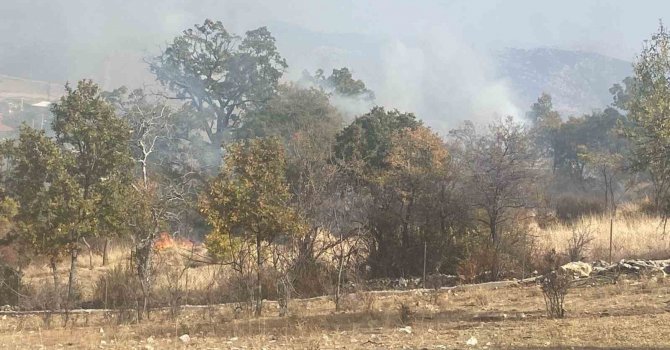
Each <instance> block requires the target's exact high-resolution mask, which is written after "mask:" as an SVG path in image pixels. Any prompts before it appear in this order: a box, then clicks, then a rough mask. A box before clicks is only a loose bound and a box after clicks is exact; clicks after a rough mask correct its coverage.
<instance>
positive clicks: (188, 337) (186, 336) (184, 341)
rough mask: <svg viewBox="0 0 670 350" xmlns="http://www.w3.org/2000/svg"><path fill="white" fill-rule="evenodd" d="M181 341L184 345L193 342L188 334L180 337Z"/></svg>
mask: <svg viewBox="0 0 670 350" xmlns="http://www.w3.org/2000/svg"><path fill="white" fill-rule="evenodd" d="M179 340H180V341H181V342H182V343H184V344H187V343H188V342H190V341H191V337H190V336H189V335H188V334H183V335H181V336H180V337H179Z"/></svg>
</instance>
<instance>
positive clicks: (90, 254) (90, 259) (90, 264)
mask: <svg viewBox="0 0 670 350" xmlns="http://www.w3.org/2000/svg"><path fill="white" fill-rule="evenodd" d="M81 241H82V242H84V245H86V249H88V269H89V270H93V249H92V248H91V245H90V244H88V241H86V238H82V239H81Z"/></svg>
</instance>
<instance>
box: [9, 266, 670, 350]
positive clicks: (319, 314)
mask: <svg viewBox="0 0 670 350" xmlns="http://www.w3.org/2000/svg"><path fill="white" fill-rule="evenodd" d="M669 303H670V281H665V280H655V279H654V280H621V281H619V282H618V283H617V284H615V285H601V286H586V287H579V288H575V289H573V290H571V293H570V294H569V295H568V296H567V298H566V306H565V309H566V310H567V313H568V314H567V318H565V319H561V320H554V319H549V318H547V317H546V315H545V310H544V300H543V298H542V294H541V292H540V289H539V287H537V286H511V287H498V288H495V289H484V288H482V287H472V288H464V289H457V290H452V291H445V290H440V291H427V290H421V291H409V292H370V293H356V294H351V295H349V296H347V297H346V299H345V300H344V307H345V310H344V311H341V312H335V311H334V304H333V302H332V300H331V299H329V298H327V297H323V298H315V299H309V300H293V301H292V302H291V304H290V308H291V315H290V316H287V317H279V316H278V312H277V307H276V304H275V303H273V302H267V303H266V304H265V309H264V312H265V315H264V316H263V317H261V318H254V317H250V316H248V314H247V313H246V311H245V310H244V308H242V310H240V305H237V307H236V305H219V306H211V307H187V308H185V309H184V310H182V311H181V312H180V313H179V315H178V316H176V317H171V313H170V311H169V310H162V311H155V312H154V313H153V314H152V315H151V320H144V321H142V322H139V323H136V322H127V321H123V320H121V319H120V317H119V313H118V312H109V313H101V312H91V313H90V314H89V313H83V314H77V315H74V316H73V317H72V321H71V322H70V324H69V325H68V326H67V327H63V321H62V318H61V316H51V318H50V319H49V325H47V324H46V322H45V320H46V317H45V316H44V315H8V314H5V315H2V316H0V349H45V348H46V349H536V348H546V349H670V312H669V311H670V304H669ZM403 304H404V305H405V306H407V307H409V313H408V314H405V316H406V317H402V315H401V311H400V309H401V305H403ZM129 315H132V313H126V317H125V318H126V319H127V318H128V316H129ZM403 318H404V321H403ZM184 334H188V335H189V338H190V340H189V341H187V342H184V341H182V340H180V339H179V336H183V335H184ZM475 339H476V345H471V344H472V343H474V340H475ZM468 340H470V342H469V343H470V345H469V344H468Z"/></svg>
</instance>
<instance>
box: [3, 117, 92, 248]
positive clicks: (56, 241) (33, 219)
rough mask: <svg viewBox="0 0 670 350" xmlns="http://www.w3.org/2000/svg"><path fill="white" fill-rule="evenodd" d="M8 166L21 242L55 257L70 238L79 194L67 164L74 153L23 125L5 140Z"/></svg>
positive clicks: (10, 195) (41, 133) (14, 218)
mask: <svg viewBox="0 0 670 350" xmlns="http://www.w3.org/2000/svg"><path fill="white" fill-rule="evenodd" d="M3 153H4V156H5V159H6V161H7V162H8V165H9V170H8V173H7V177H6V187H7V194H8V196H9V198H11V200H12V201H15V202H16V203H17V204H18V210H17V211H16V215H14V216H13V221H14V223H15V226H16V230H17V233H18V236H19V238H20V241H21V242H22V243H23V244H27V245H28V246H30V247H31V249H32V250H33V251H34V252H35V253H37V254H44V255H47V256H51V257H57V256H58V255H60V253H62V251H63V249H64V248H65V246H66V244H67V243H68V242H69V232H70V231H71V230H72V228H73V222H74V220H73V217H74V216H75V215H76V209H77V203H78V202H79V201H80V200H81V195H80V193H79V192H78V191H77V186H76V184H75V182H74V181H73V179H72V178H71V177H70V176H69V174H68V172H67V168H68V166H69V165H71V164H72V163H73V159H72V157H70V156H68V154H67V153H65V152H63V151H62V150H61V148H60V147H59V146H58V144H57V143H56V142H55V141H54V140H53V139H51V138H48V137H47V136H46V135H45V132H44V131H40V130H35V129H32V128H30V127H27V126H23V127H21V130H20V133H19V138H18V140H9V141H7V142H6V143H5V144H4V145H3Z"/></svg>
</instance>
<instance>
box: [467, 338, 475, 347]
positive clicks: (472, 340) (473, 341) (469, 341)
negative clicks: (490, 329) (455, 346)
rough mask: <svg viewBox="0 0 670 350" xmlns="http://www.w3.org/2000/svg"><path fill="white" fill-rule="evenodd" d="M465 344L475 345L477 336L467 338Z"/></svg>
mask: <svg viewBox="0 0 670 350" xmlns="http://www.w3.org/2000/svg"><path fill="white" fill-rule="evenodd" d="M465 345H470V346H475V345H477V338H475V337H470V339H468V341H466V342H465Z"/></svg>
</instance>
